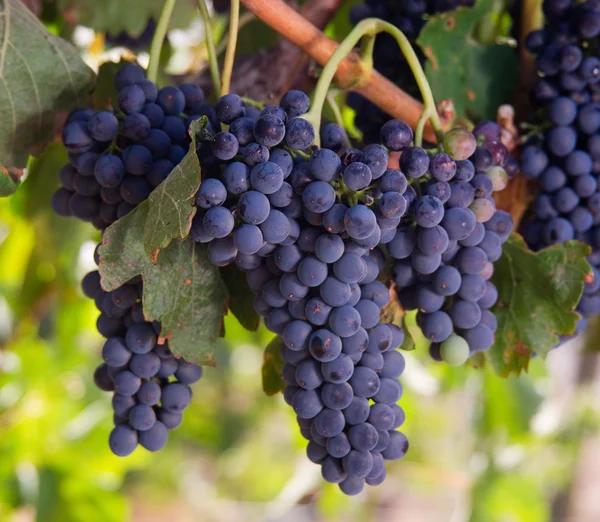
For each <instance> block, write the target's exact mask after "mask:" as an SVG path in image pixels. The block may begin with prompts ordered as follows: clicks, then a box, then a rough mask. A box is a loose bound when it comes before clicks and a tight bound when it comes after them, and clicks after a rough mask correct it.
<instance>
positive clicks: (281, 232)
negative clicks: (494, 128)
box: [240, 191, 291, 245]
mask: <svg viewBox="0 0 600 522" xmlns="http://www.w3.org/2000/svg"><path fill="white" fill-rule="evenodd" d="M251 193H255V192H254V191H252V192H246V194H244V195H247V194H251ZM242 197H243V196H242ZM240 199H241V198H240ZM245 221H248V219H245ZM254 224H256V223H254ZM260 230H261V232H262V235H263V238H264V239H265V241H266V242H267V243H271V244H273V245H276V244H279V243H281V242H282V241H285V239H286V238H287V237H288V235H289V233H290V230H291V226H290V221H289V219H288V218H287V216H286V215H285V214H284V213H283V212H280V211H279V210H275V209H271V210H270V211H269V215H268V216H267V218H266V219H265V220H264V221H262V222H261V223H260Z"/></svg>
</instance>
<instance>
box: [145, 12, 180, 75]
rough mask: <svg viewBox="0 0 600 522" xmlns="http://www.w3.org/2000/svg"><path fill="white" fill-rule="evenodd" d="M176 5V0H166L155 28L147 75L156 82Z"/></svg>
mask: <svg viewBox="0 0 600 522" xmlns="http://www.w3.org/2000/svg"><path fill="white" fill-rule="evenodd" d="M174 7H175V0H165V5H164V6H163V8H162V11H161V12H160V18H159V19H158V23H157V24H156V29H155V30H154V36H153V37H152V44H151V45H150V63H149V65H148V74H147V77H148V79H149V80H150V81H151V82H154V83H156V77H157V76H158V64H159V63H160V53H161V51H162V46H163V42H164V41H165V36H166V35H167V29H168V28H169V20H170V19H171V14H172V13H173V8H174Z"/></svg>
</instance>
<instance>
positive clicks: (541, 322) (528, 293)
mask: <svg viewBox="0 0 600 522" xmlns="http://www.w3.org/2000/svg"><path fill="white" fill-rule="evenodd" d="M589 253H590V248H589V246H587V245H585V244H584V243H581V242H579V241H567V242H565V243H562V244H559V245H553V246H551V247H548V248H545V249H543V250H541V251H539V252H537V253H534V252H532V251H531V250H529V249H528V248H527V246H526V244H525V242H524V241H523V239H522V238H521V237H520V236H518V235H516V234H513V235H511V237H510V238H509V239H508V241H507V242H506V243H505V244H504V247H503V253H502V257H501V258H500V259H499V260H498V261H497V262H496V263H495V264H494V276H493V278H492V282H493V283H494V284H495V285H496V287H497V288H498V295H499V297H498V302H497V303H496V306H495V307H494V309H493V312H494V313H495V315H496V318H497V319H498V329H497V330H496V336H495V342H494V345H493V346H492V347H491V348H490V349H489V351H488V353H487V356H488V358H489V360H490V362H491V364H492V366H493V368H494V370H495V371H496V373H498V374H499V375H502V376H508V375H510V374H511V373H515V374H517V375H518V374H520V373H521V371H523V370H525V371H527V368H528V365H529V360H530V359H531V354H532V352H536V353H537V354H539V355H540V356H541V357H545V356H546V355H547V354H548V352H549V351H550V350H551V349H552V347H553V346H555V345H556V344H558V342H559V339H560V336H562V335H571V334H573V332H574V331H575V326H576V323H577V320H578V319H579V314H578V313H577V312H575V311H574V310H575V307H576V306H577V304H578V302H579V299H580V298H581V295H582V293H583V287H584V283H585V281H586V279H587V278H589V277H590V274H591V273H592V272H591V267H590V265H589V263H588V262H587V260H586V256H587V255H588V254H589Z"/></svg>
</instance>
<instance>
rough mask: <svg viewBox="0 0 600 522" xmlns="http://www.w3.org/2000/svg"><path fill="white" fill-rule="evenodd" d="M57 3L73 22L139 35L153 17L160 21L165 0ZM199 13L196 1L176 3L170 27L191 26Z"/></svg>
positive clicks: (70, 1)
mask: <svg viewBox="0 0 600 522" xmlns="http://www.w3.org/2000/svg"><path fill="white" fill-rule="evenodd" d="M57 4H58V9H59V10H60V11H61V13H62V16H63V17H64V18H65V19H66V20H68V21H69V23H71V24H73V25H85V26H86V27H91V28H92V29H94V30H95V31H99V32H105V33H110V34H112V35H118V34H119V33H122V32H125V33H127V34H129V35H130V36H133V37H136V36H139V35H141V34H142V33H143V32H144V29H145V28H146V26H147V25H148V21H149V20H150V19H151V18H152V19H154V20H158V18H159V16H160V12H161V10H162V8H163V5H164V0H127V4H126V5H124V4H120V3H119V2H115V0H57ZM195 14H196V6H195V2H191V1H181V2H176V4H175V9H174V11H173V16H172V17H171V20H170V26H171V27H187V26H188V25H189V23H190V20H191V19H192V18H193V17H194V15H195Z"/></svg>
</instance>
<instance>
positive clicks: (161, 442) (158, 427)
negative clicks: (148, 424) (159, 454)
mask: <svg viewBox="0 0 600 522" xmlns="http://www.w3.org/2000/svg"><path fill="white" fill-rule="evenodd" d="M139 438H140V445H141V446H143V447H144V448H146V449H147V450H148V451H159V450H161V449H162V448H164V447H165V446H166V444H167V440H168V438H169V434H168V431H167V427H166V426H165V425H164V424H163V423H162V422H160V421H156V422H155V423H154V425H153V426H152V428H150V429H149V430H146V431H142V432H140V434H139Z"/></svg>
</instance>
